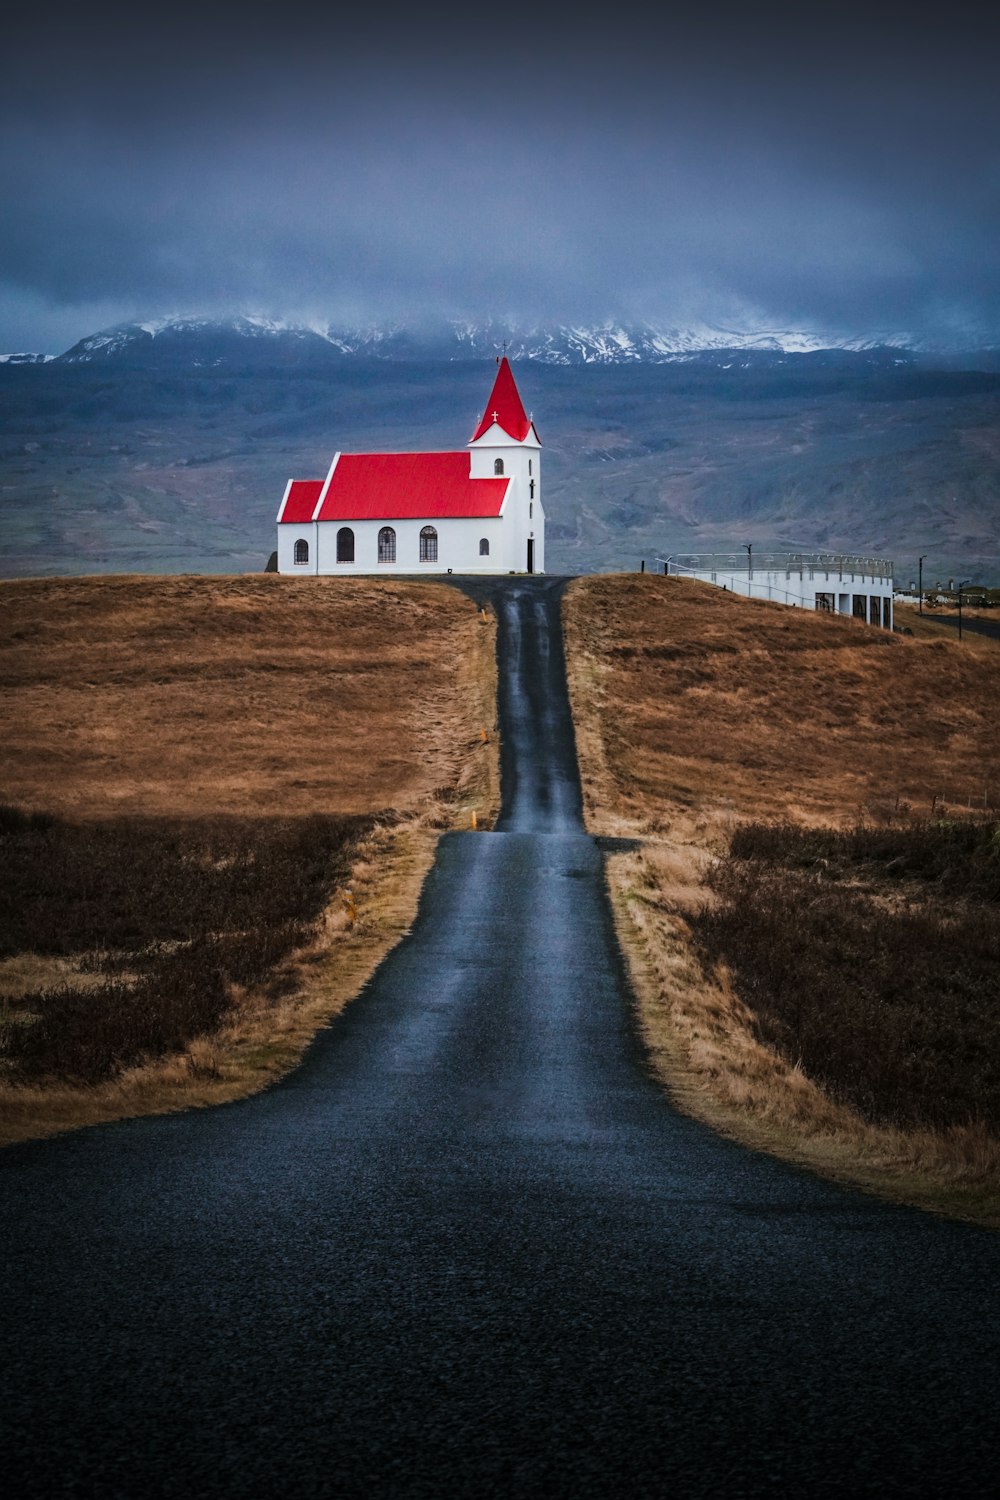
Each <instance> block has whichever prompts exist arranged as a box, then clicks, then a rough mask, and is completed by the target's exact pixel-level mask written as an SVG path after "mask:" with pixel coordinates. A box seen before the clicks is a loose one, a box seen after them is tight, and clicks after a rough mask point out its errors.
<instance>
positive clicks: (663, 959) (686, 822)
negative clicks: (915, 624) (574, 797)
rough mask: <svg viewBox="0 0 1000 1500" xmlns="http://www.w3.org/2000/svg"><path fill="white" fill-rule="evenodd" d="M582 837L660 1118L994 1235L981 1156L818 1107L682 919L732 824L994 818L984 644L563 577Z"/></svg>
mask: <svg viewBox="0 0 1000 1500" xmlns="http://www.w3.org/2000/svg"><path fill="white" fill-rule="evenodd" d="M564 618H565V626H566V637H567V659H568V667H569V676H570V692H571V698H572V703H573V712H574V719H575V723H576V729H577V744H578V752H579V757H580V766H581V774H582V778H583V783H584V797H585V806H586V811H587V819H588V826H590V827H591V828H592V829H593V830H594V831H595V832H602V833H612V834H632V835H637V836H639V837H640V838H641V839H642V841H643V842H642V847H641V849H640V850H639V851H637V852H636V853H634V854H631V855H615V856H612V857H611V858H610V859H609V861H608V879H609V885H610V888H611V893H612V900H613V905H614V909H615V914H616V922H617V927H618V932H619V936H620V938H621V941H622V946H623V949H624V951H625V954H626V959H627V962H628V965H629V969H630V973H631V977H632V980H633V987H634V990H635V993H636V996H637V1000H638V1005H639V1015H640V1024H641V1026H642V1030H643V1033H644V1037H645V1040H646V1044H647V1047H648V1049H649V1053H650V1058H651V1060H652V1062H653V1064H654V1066H655V1067H656V1068H657V1070H658V1071H659V1073H660V1076H661V1077H662V1078H663V1080H664V1082H665V1084H666V1085H667V1087H668V1088H669V1090H670V1091H671V1093H672V1094H673V1096H674V1097H675V1098H676V1099H677V1101H678V1103H679V1104H680V1105H681V1106H682V1107H683V1108H685V1109H687V1110H688V1111H689V1112H691V1113H692V1114H695V1115H697V1116H698V1117H700V1118H702V1119H705V1120H707V1121H708V1122H709V1123H711V1124H713V1125H714V1126H715V1127H716V1128H718V1129H720V1130H723V1131H724V1132H725V1133H727V1134H729V1135H731V1136H733V1137H734V1138H737V1139H740V1140H743V1141H746V1142H747V1143H748V1144H752V1145H754V1146H758V1147H760V1148H762V1149H767V1150H770V1151H773V1152H774V1153H775V1154H777V1155H781V1156H783V1157H785V1158H787V1159H789V1160H793V1161H797V1162H800V1163H802V1164H804V1165H808V1166H810V1167H812V1168H813V1169H815V1170H818V1171H821V1172H824V1173H826V1174H827V1175H830V1176H832V1177H835V1178H838V1179H841V1180H845V1181H851V1182H854V1183H856V1184H859V1185H861V1186H863V1187H866V1188H869V1189H872V1190H875V1191H878V1192H881V1193H885V1194H888V1195H889V1196H893V1197H896V1198H899V1199H901V1200H903V1201H906V1202H911V1203H918V1204H920V1205H921V1206H924V1207H927V1208H931V1209H936V1210H940V1211H945V1212H950V1213H956V1214H960V1215H962V1216H965V1217H969V1218H975V1219H978V1220H979V1221H980V1222H986V1223H991V1224H995V1225H1000V1186H998V1184H1000V1170H998V1169H1000V1143H998V1142H997V1141H995V1140H993V1139H991V1138H990V1137H989V1136H988V1135H987V1134H986V1133H985V1132H984V1131H983V1129H982V1128H981V1127H980V1126H971V1127H956V1128H955V1129H952V1130H949V1131H932V1130H906V1131H897V1130H889V1129H884V1128H879V1127H877V1126H873V1125H871V1124H868V1123H867V1122H865V1121H864V1120H862V1119H861V1118H860V1117H859V1116H858V1115H857V1114H855V1113H854V1112H853V1111H851V1110H850V1109H847V1108H846V1107H844V1106H841V1105H839V1104H836V1103H834V1102H833V1101H832V1100H831V1099H829V1098H828V1097H827V1096H826V1095H825V1094H824V1093H823V1092H822V1090H821V1089H819V1088H818V1087H817V1085H816V1084H815V1083H813V1082H811V1081H810V1080H809V1079H807V1078H806V1077H805V1076H804V1075H803V1074H802V1072H801V1070H800V1069H798V1068H797V1067H795V1066H793V1064H792V1063H790V1062H788V1061H787V1060H785V1059H784V1058H782V1057H781V1056H779V1055H778V1054H777V1053H776V1052H774V1051H772V1050H771V1049H769V1048H767V1047H765V1046H763V1045H762V1043H761V1042H760V1041H759V1040H758V1037H757V1031H756V1027H755V1023H754V1018H753V1016H752V1015H751V1014H750V1012H749V1010H748V1009H747V1007H746V1006H745V1005H744V1004H743V1003H742V1001H740V1000H739V999H738V997H737V996H735V995H734V994H733V991H732V986H731V984H730V982H729V979H728V976H727V975H726V973H725V971H724V970H723V971H720V972H719V973H718V974H717V975H716V976H715V977H714V979H706V977H705V974H704V971H703V969H702V966H701V964H700V963H699V961H698V959H697V957H696V954H695V951H694V946H693V942H692V935H691V930H690V927H689V925H688V921H687V916H688V915H690V913H691V912H692V910H693V909H694V907H695V906H696V905H697V904H698V903H699V902H701V901H703V900H704V899H705V891H704V888H703V886H702V884H701V881H702V876H703V874H704V871H705V869H706V866H707V864H708V862H709V861H710V860H711V858H712V857H713V856H714V855H715V854H718V853H719V852H721V850H722V849H723V848H724V847H725V844H726V842H727V837H728V834H729V832H730V831H731V829H732V828H733V826H734V825H735V824H736V822H738V821H743V820H745V819H751V818H753V819H768V818H775V819H777V818H788V819H791V820H793V821H796V822H800V823H813V824H824V823H834V824H843V823H845V822H852V821H854V820H855V819H856V818H857V817H858V815H859V813H863V814H865V815H867V816H871V817H878V816H881V815H882V814H883V813H888V812H890V811H892V810H893V809H894V808H896V807H897V806H900V805H902V806H906V805H907V804H908V805H909V806H910V807H912V808H913V809H914V810H915V811H918V812H920V813H925V814H926V813H927V812H929V811H931V810H932V809H933V810H934V811H938V810H942V809H943V810H948V809H949V808H951V809H958V808H967V807H968V805H969V804H970V803H971V805H972V806H973V807H974V808H975V807H977V806H978V807H980V808H981V807H982V806H983V798H984V792H985V797H986V802H987V805H988V806H990V807H993V808H995V807H996V806H997V805H998V802H1000V694H998V693H997V691H996V683H997V675H996V674H997V667H998V666H1000V644H997V643H995V642H992V641H989V640H986V639H984V638H982V637H977V638H975V639H973V638H972V637H966V639H965V640H964V641H963V642H962V644H961V645H959V644H958V642H957V641H955V640H953V639H951V638H949V639H938V638H936V634H937V633H936V632H930V633H929V635H928V638H927V639H923V638H917V637H916V636H915V637H914V638H913V639H910V638H906V637H900V636H898V635H895V636H889V635H886V634H885V633H883V632H880V631H877V630H875V629H874V628H871V627H868V626H865V625H861V624H859V623H856V622H855V621H853V620H839V619H836V618H834V619H831V618H830V617H827V616H819V615H813V614H811V613H792V612H790V611H787V610H785V609H782V608H781V607H780V606H777V605H768V604H761V603H749V602H747V601H744V600H741V599H737V598H734V597H733V596H731V595H728V594H725V593H723V592H722V591H721V590H717V589H714V588H712V587H711V586H709V585H703V584H698V583H694V582H689V581H686V580H675V579H663V578H658V577H655V576H649V575H645V576H643V575H623V576H610V577H608V576H606V577H599V578H590V579H581V580H577V581H575V582H574V583H572V584H571V585H570V587H569V589H568V590H567V595H566V603H565V607H564Z"/></svg>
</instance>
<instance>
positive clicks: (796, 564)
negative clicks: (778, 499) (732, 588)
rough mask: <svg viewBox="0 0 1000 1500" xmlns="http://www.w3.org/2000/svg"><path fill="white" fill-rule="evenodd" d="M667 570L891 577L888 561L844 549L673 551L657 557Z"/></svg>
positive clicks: (687, 572) (891, 570) (749, 574)
mask: <svg viewBox="0 0 1000 1500" xmlns="http://www.w3.org/2000/svg"><path fill="white" fill-rule="evenodd" d="M658 560H659V561H661V562H663V563H664V565H665V566H666V569H667V572H668V573H685V574H702V573H726V574H729V573H732V574H736V575H737V576H739V575H742V576H743V577H745V578H752V577H753V575H754V573H758V572H760V573H785V574H792V573H798V574H799V575H800V576H804V575H805V574H806V573H808V574H809V575H810V577H813V576H815V574H816V573H837V574H838V575H843V574H844V573H849V574H851V575H852V576H854V577H857V576H858V575H861V576H862V577H865V578H892V576H893V567H892V561H891V559H889V558H885V557H861V556H859V555H856V554H854V553H848V552H764V551H761V552H757V551H754V553H753V555H752V556H748V554H747V553H746V552H745V551H743V552H673V553H671V554H670V556H669V557H665V558H661V559H658Z"/></svg>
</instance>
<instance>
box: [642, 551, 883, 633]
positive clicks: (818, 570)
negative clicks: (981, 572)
mask: <svg viewBox="0 0 1000 1500" xmlns="http://www.w3.org/2000/svg"><path fill="white" fill-rule="evenodd" d="M663 571H664V573H669V574H671V575H672V576H677V577H680V578H698V579H700V580H701V581H702V582H703V583H715V584H718V585H719V587H720V588H726V589H729V590H730V592H731V593H734V594H743V595H745V596H746V598H748V599H774V600H776V601H777V602H778V603H779V604H792V605H796V606H798V607H799V608H802V609H817V610H825V611H827V612H828V613H830V614H837V615H852V616H853V617H854V618H855V619H858V620H865V621H867V623H868V624H869V625H881V626H882V627H883V629H885V630H891V629H892V563H891V562H890V561H889V559H888V558H885V557H854V556H848V555H847V554H845V553H841V552H812V553H809V552H780V553H775V552H759V553H758V552H757V551H755V550H753V549H748V550H747V551H746V553H745V554H744V553H739V552H715V553H712V552H701V553H692V552H689V553H675V554H674V555H673V556H671V557H668V558H666V559H665V560H664V562H663Z"/></svg>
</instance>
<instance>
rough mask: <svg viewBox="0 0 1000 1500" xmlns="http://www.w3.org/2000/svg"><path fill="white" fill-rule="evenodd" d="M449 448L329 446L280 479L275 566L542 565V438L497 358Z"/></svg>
mask: <svg viewBox="0 0 1000 1500" xmlns="http://www.w3.org/2000/svg"><path fill="white" fill-rule="evenodd" d="M497 363H498V366H499V368H498V370H497V374H496V379H495V381H494V382H493V389H492V391H491V392H490V399H489V401H488V402H487V403H486V410H485V411H484V412H483V415H482V418H481V420H480V422H479V425H478V426H477V428H476V430H475V432H474V433H473V434H472V437H471V439H470V440H469V443H468V445H467V447H466V448H465V449H464V450H461V451H459V452H457V453H335V454H334V455H333V462H332V463H331V464H330V469H329V472H328V473H327V476H326V478H325V479H290V480H289V481H288V484H287V486H286V488H285V494H284V498H283V499H282V502H281V508H280V509H279V511H278V572H279V573H324V574H330V573H411V574H413V573H416V574H420V573H428V574H430V573H543V572H544V571H545V512H544V510H543V509H542V501H541V476H540V472H539V469H540V464H539V458H540V454H541V446H542V445H541V443H540V442H539V439H538V434H537V432H536V431H535V426H534V423H533V422H532V420H531V418H530V417H529V416H528V415H527V413H526V412H525V410H524V406H523V404H522V402H521V397H520V395H519V393H518V389H517V384H516V382H515V380H514V374H513V371H512V370H511V368H510V362H509V361H508V359H507V356H506V355H504V357H503V358H502V359H500V360H498V361H497Z"/></svg>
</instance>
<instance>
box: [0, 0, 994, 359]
mask: <svg viewBox="0 0 1000 1500" xmlns="http://www.w3.org/2000/svg"><path fill="white" fill-rule="evenodd" d="M424 14H425V15H426V13H424ZM797 14H798V13H797V12H789V13H788V15H789V16H795V15H797ZM910 14H911V16H912V12H910ZM447 15H448V13H447V12H442V18H446V17H447ZM782 15H783V12H782V9H781V7H774V8H772V10H771V11H770V12H768V13H767V15H766V16H765V17H764V18H763V20H762V21H761V24H760V26H759V27H758V28H757V30H756V31H753V32H750V31H748V30H747V29H746V26H745V22H744V21H742V20H741V17H742V16H743V12H738V11H723V12H720V13H719V14H718V16H717V17H716V21H717V25H718V35H717V36H714V35H713V32H712V29H711V27H706V26H702V25H700V24H699V25H694V24H689V25H688V26H687V27H684V26H679V25H678V23H677V21H676V18H674V20H673V21H672V22H671V24H670V25H668V24H666V23H664V25H663V26H662V27H661V28H659V29H654V30H653V31H652V32H651V31H650V30H649V28H648V27H647V28H646V30H645V31H640V30H639V29H638V27H637V26H636V27H632V26H631V25H630V23H629V19H628V16H627V14H626V15H625V16H623V18H622V25H621V26H620V27H619V28H618V30H617V31H616V32H615V34H614V36H613V37H612V38H610V39H608V38H605V39H604V42H603V44H601V38H600V37H598V36H596V35H591V34H588V33H587V31H586V28H584V27H578V28H576V29H575V30H574V33H573V35H572V37H571V38H570V39H569V40H566V39H564V38H562V37H561V36H560V32H559V29H558V27H557V26H556V25H555V23H554V21H553V19H552V18H551V17H550V18H548V19H547V20H546V19H545V17H544V16H543V17H542V18H541V19H540V21H539V23H538V25H537V26H536V27H535V28H534V29H533V30H532V34H531V35H530V36H528V37H525V36H524V35H523V34H519V35H517V36H514V35H512V34H510V32H505V33H504V35H503V36H502V37H501V38H499V39H496V38H491V37H488V36H487V37H484V36H482V35H477V36H469V35H467V29H468V20H467V18H466V19H464V20H463V23H462V24H463V25H464V27H465V28H466V32H463V33H461V34H456V33H455V32H454V31H452V32H449V31H448V30H447V29H444V30H442V31H441V33H440V35H439V41H438V45H437V46H436V47H435V46H434V45H433V44H431V43H429V41H428V36H427V31H426V27H425V28H424V29H423V30H421V31H415V30H414V28H413V27H412V25H411V24H410V22H409V21H408V20H407V13H405V12H399V13H395V12H383V13H380V19H381V29H380V33H379V35H378V36H376V35H374V33H369V32H366V31H364V30H358V29H355V30H354V31H353V32H352V33H350V34H348V35H345V34H344V33H343V32H341V33H338V32H336V31H335V30H333V29H330V30H321V31H320V32H318V33H317V32H315V31H310V32H309V33H308V35H304V34H296V33H295V28H294V17H289V18H288V24H289V27H290V28H291V31H292V33H293V35H292V37H291V39H290V38H289V36H288V35H286V34H285V33H284V32H280V31H278V32H276V31H275V29H274V27H273V26H272V25H270V24H268V25H263V24H259V23H258V22H256V21H254V18H253V17H252V16H250V17H249V18H248V21H247V28H246V30H245V31H243V32H240V31H239V30H238V27H239V20H238V17H236V16H234V17H232V18H231V19H230V18H228V17H227V16H226V15H225V13H218V14H216V15H215V16H213V17H212V18H211V26H210V27H208V28H207V29H202V30H199V28H198V26H197V25H195V26H194V27H193V29H192V30H188V31H184V30H183V28H178V30H177V31H176V32H167V31H160V32H156V31H153V30H150V29H148V28H146V29H143V30H141V31H138V32H136V31H128V30H125V31H123V32H116V31H115V29H114V27H113V26H112V25H111V24H110V21H111V20H112V19H113V14H112V13H108V14H107V15H106V16H105V18H104V20H105V23H106V24H105V25H104V26H103V29H102V27H101V26H98V27H97V29H96V31H91V32H86V31H84V30H82V29H81V30H79V31H74V30H73V29H72V27H68V29H67V30H65V31H64V32H62V33H60V35H61V40H58V41H57V43H56V44H55V45H54V47H52V48H50V49H49V50H48V52H46V49H45V47H44V46H42V45H41V40H40V39H39V38H35V37H34V36H33V34H32V33H30V32H28V33H22V34H21V36H20V37H19V38H17V39H16V45H15V47H14V49H13V52H14V54H15V58H16V57H19V66H18V65H17V62H16V61H15V65H14V66H13V67H11V68H10V71H9V74H8V78H7V80H6V81H7V83H8V84H9V87H8V88H7V89H6V90H5V93H4V103H3V105H2V115H0V131H2V136H3V139H2V147H3V150H2V162H3V165H2V168H0V193H2V196H3V200H4V203H5V205H6V210H7V214H6V217H7V221H8V223H9V224H10V226H11V227H10V229H9V231H8V233H7V235H6V238H5V246H4V254H3V261H2V271H0V276H2V284H0V342H2V343H3V344H5V345H7V346H8V347H13V345H14V344H15V343H20V344H22V345H24V344H29V345H30V344H31V342H32V340H31V338H30V335H31V333H32V331H33V330H37V331H38V337H36V338H35V339H34V345H35V346H36V347H37V346H38V344H39V340H40V339H45V338H48V340H49V342H50V344H54V345H55V346H57V347H58V346H65V344H67V343H69V342H72V340H73V339H74V338H76V337H79V336H81V335H82V334H84V333H87V332H89V331H91V330H92V327H93V324H92V323H88V322H87V321H86V320H87V319H88V318H93V316H94V315H95V313H96V312H97V310H99V309H100V310H102V311H103V312H106V313H107V315H108V318H112V317H122V318H125V317H130V316H151V315H159V314H163V313H169V312H179V311H200V312H212V311H218V312H220V313H221V312H230V311H238V310H255V311H268V312H271V313H275V314H278V315H282V316H289V317H303V318H315V319H319V318H326V319H330V320H333V321H348V322H356V321H367V320H369V319H372V320H380V319H383V318H394V319H400V318H405V319H407V320H410V321H421V320H424V319H431V318H436V317H438V316H441V315H442V314H446V315H455V316H470V317H474V318H479V317H486V316H497V315H510V316H513V317H516V318H519V319H524V320H531V321H545V320H559V321H572V322H579V321H594V320H598V319H603V318H606V317H626V318H635V319H639V318H642V319H648V320H650V321H659V322H670V321H678V322H683V321H688V320H690V319H692V318H708V319H712V318H732V317H738V316H739V315H740V313H741V310H743V311H745V312H751V313H752V314H753V315H754V316H755V317H758V318H766V319H769V320H771V321H773V322H775V323H784V324H789V323H794V324H797V325H806V326H813V327H818V328H829V329H830V330H831V331H838V330H839V331H854V330H858V331H862V330H868V329H876V330H878V329H886V330H888V329H899V330H912V331H915V332H918V333H919V332H934V331H938V330H941V329H944V328H946V327H947V326H948V325H951V326H955V325H958V324H963V323H965V324H968V325H972V324H980V325H983V326H989V327H991V328H996V329H998V330H1000V256H998V252H997V248H996V246H997V235H996V230H997V227H998V226H997V218H998V211H1000V193H998V188H1000V172H998V144H1000V143H998V136H997V130H996V105H995V103H994V93H993V90H992V86H991V80H990V79H989V77H988V71H987V70H986V69H985V67H984V65H983V61H982V57H981V55H980V54H981V51H982V45H983V38H982V37H977V35H976V34H975V33H974V31H972V30H971V29H970V30H968V33H966V31H963V29H962V26H961V25H960V24H953V25H952V26H951V28H950V29H949V30H948V32H947V35H946V37H945V38H944V39H943V40H942V38H941V37H939V36H938V34H937V33H935V34H934V36H931V35H928V36H927V38H926V41H925V45H924V46H923V47H920V46H917V45H916V44H915V41H914V37H913V28H912V26H911V27H910V28H909V29H907V30H906V31H904V30H903V29H902V28H900V29H899V31H898V33H897V32H895V31H894V30H893V25H894V22H893V13H892V8H891V7H890V8H888V9H887V10H886V12H885V14H883V15H880V17H875V18H874V20H873V18H872V16H871V14H870V13H868V12H866V13H865V16H867V19H865V16H861V15H859V16H848V18H847V21H843V20H842V22H841V25H840V29H838V30H836V31H835V32H829V31H828V32H827V33H826V34H821V33H820V32H819V31H816V30H814V31H812V32H803V31H802V28H801V23H800V22H799V23H798V29H796V26H795V25H793V26H792V27H791V29H790V30H788V29H786V30H784V31H783V30H782V28H781V24H780V23H781V19H782ZM959 20H960V17H959ZM848 21H849V22H850V25H848ZM451 24H452V25H454V24H456V20H455V18H454V17H452V18H451ZM477 24H478V25H479V26H480V27H482V26H483V24H484V21H483V17H482V16H481V15H480V17H479V20H478V23H477ZM969 24H970V27H971V25H972V23H971V22H970V23H969ZM227 26H228V27H231V28H235V29H234V30H233V31H232V34H231V35H230V36H229V37H228V39H227V35H226V27H227ZM727 26H731V27H732V28H733V30H732V32H731V34H729V35H728V40H727ZM852 27H853V30H852V29H851V28H852ZM519 31H520V33H523V31H524V28H523V27H522V28H520V29H519ZM897 36H898V38H899V45H898V46H894V45H891V43H892V41H893V39H894V38H896V37H897ZM178 38H180V39H181V40H178ZM321 41H322V43H323V45H322V46H320V45H319V44H320V42H321ZM181 42H183V45H182V44H181ZM939 42H940V45H938V43H939ZM977 43H978V45H977ZM859 49H860V50H859ZM43 58H44V59H46V63H45V66H43V62H42V60H43ZM960 63H962V64H963V66H962V67H961V68H960V67H959V64H960Z"/></svg>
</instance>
